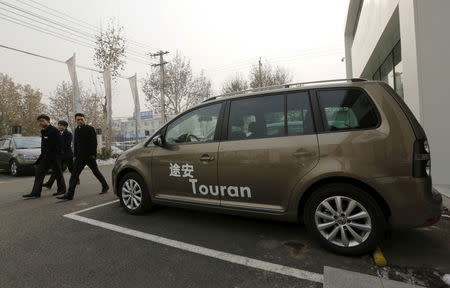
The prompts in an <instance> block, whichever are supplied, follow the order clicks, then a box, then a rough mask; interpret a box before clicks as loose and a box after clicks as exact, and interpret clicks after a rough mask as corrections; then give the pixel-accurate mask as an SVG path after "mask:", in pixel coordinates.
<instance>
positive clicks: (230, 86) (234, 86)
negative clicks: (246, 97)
mask: <svg viewBox="0 0 450 288" xmlns="http://www.w3.org/2000/svg"><path fill="white" fill-rule="evenodd" d="M246 89H248V84H247V80H245V79H244V78H243V77H242V76H241V75H240V74H236V75H235V76H233V77H232V78H229V79H228V80H226V81H225V83H224V84H223V86H222V93H223V94H227V93H235V92H239V91H242V90H246Z"/></svg>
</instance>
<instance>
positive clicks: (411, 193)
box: [372, 177, 442, 228]
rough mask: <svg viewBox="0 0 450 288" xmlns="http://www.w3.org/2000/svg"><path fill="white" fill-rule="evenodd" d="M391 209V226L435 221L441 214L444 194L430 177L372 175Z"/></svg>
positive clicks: (424, 224)
mask: <svg viewBox="0 0 450 288" xmlns="http://www.w3.org/2000/svg"><path fill="white" fill-rule="evenodd" d="M372 184H373V185H374V187H377V189H378V191H379V192H380V194H381V196H382V197H383V198H384V199H385V201H386V203H387V205H388V207H389V210H390V213H391V215H390V217H389V224H390V226H391V227H392V228H414V227H423V226H429V225H433V224H434V223H436V222H438V221H439V219H440V218H441V214H442V195H441V194H440V193H439V192H438V191H437V190H435V189H434V188H432V187H431V179H424V178H413V177H399V178H390V177H387V178H378V179H373V183H372Z"/></svg>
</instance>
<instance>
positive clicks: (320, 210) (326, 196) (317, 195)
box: [304, 183, 386, 255]
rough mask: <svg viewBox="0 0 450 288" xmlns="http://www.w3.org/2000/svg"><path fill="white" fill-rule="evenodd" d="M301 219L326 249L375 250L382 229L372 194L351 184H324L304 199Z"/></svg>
mask: <svg viewBox="0 0 450 288" xmlns="http://www.w3.org/2000/svg"><path fill="white" fill-rule="evenodd" d="M304 220H305V224H306V227H307V229H308V231H310V233H312V234H313V236H315V237H316V238H317V239H318V240H319V242H320V243H321V244H322V245H323V246H324V247H325V248H327V249H329V250H331V251H333V252H336V253H339V254H345V255H359V254H363V253H367V252H370V251H372V250H373V249H375V247H376V245H377V244H378V243H379V242H381V240H382V239H383V235H384V232H385V229H386V221H385V218H384V215H383V212H382V210H381V209H380V207H379V205H378V203H377V202H376V201H375V199H373V197H372V196H371V195H370V194H369V193H367V192H365V191H364V190H362V189H361V188H359V187H356V186H354V185H351V184H343V183H342V184H341V183H336V184H328V185H325V186H322V187H320V188H319V189H317V190H316V191H315V192H314V193H313V194H312V195H311V196H310V198H309V199H308V201H307V202H306V205H305V210H304Z"/></svg>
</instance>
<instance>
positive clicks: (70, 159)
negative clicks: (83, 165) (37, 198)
mask: <svg viewBox="0 0 450 288" xmlns="http://www.w3.org/2000/svg"><path fill="white" fill-rule="evenodd" d="M57 159H58V160H59V161H61V168H62V165H63V164H66V166H67V169H68V170H69V172H70V173H73V157H64V156H62V155H58V156H57ZM55 180H56V174H55V173H54V172H53V173H52V175H51V176H50V178H49V179H48V181H47V183H46V184H47V186H48V187H50V188H51V187H52V186H53V183H55ZM58 192H59V189H58Z"/></svg>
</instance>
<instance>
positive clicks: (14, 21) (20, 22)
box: [0, 13, 151, 65]
mask: <svg viewBox="0 0 450 288" xmlns="http://www.w3.org/2000/svg"><path fill="white" fill-rule="evenodd" d="M0 15H2V16H3V17H0V19H2V20H6V21H8V22H11V23H14V24H17V25H20V26H23V27H26V28H29V29H32V30H35V31H38V32H41V33H44V34H47V35H50V36H53V37H56V38H59V39H61V40H64V41H68V42H71V43H74V44H77V45H80V46H83V47H86V48H89V49H94V46H93V45H92V44H90V43H87V42H84V41H80V40H79V39H74V38H72V37H69V36H67V35H63V34H60V33H57V32H55V31H50V30H46V29H43V28H42V27H38V26H35V25H33V24H31V23H28V22H25V21H21V20H18V19H16V18H13V17H11V16H7V15H5V14H3V13H0ZM125 57H126V59H128V60H131V61H133V62H136V63H140V64H144V65H151V63H150V62H143V61H142V59H139V58H134V57H131V56H128V55H125Z"/></svg>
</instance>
